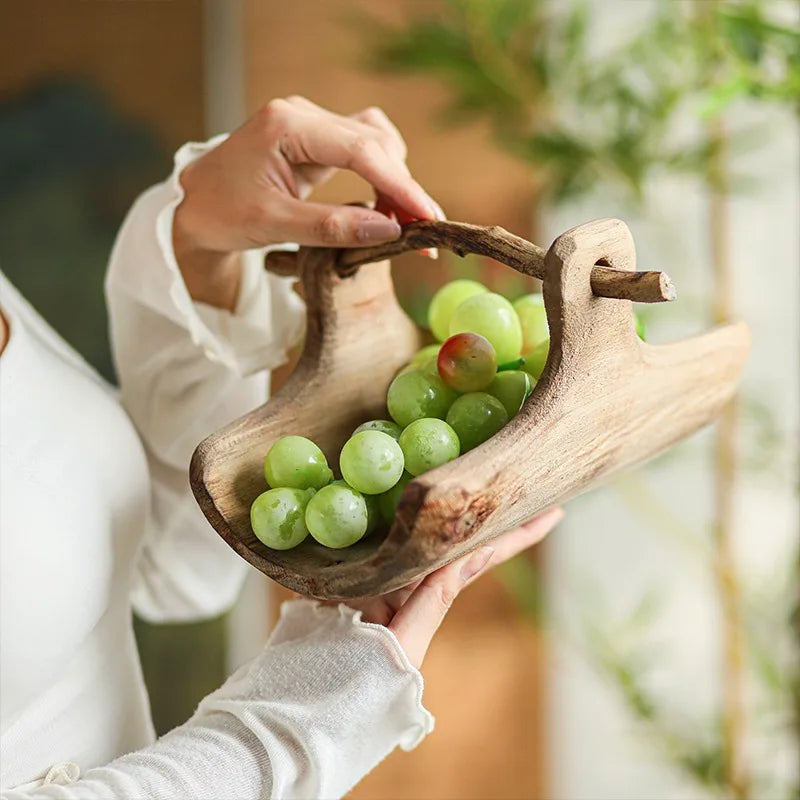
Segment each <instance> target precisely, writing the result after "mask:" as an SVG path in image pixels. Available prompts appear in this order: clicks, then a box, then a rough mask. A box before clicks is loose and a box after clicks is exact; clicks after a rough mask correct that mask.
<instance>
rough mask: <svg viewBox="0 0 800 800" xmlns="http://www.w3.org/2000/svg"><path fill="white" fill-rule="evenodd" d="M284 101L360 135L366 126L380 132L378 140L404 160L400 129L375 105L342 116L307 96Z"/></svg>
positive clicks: (372, 130)
mask: <svg viewBox="0 0 800 800" xmlns="http://www.w3.org/2000/svg"><path fill="white" fill-rule="evenodd" d="M286 101H287V102H288V103H290V104H291V105H293V106H294V107H295V108H297V109H302V110H304V111H310V112H312V113H314V114H317V115H318V116H321V117H325V118H326V119H327V120H328V121H331V122H336V123H337V124H339V125H344V126H347V127H351V128H352V130H354V131H355V132H356V133H359V134H361V135H365V134H367V128H366V127H365V126H368V128H369V129H371V130H370V133H372V134H373V135H374V133H375V132H379V133H380V141H381V143H382V144H383V145H384V147H385V148H386V150H387V151H388V152H390V153H391V154H392V155H394V156H396V157H398V158H399V159H400V160H402V161H405V158H406V153H407V148H406V143H405V142H404V141H403V137H402V136H401V135H400V131H399V130H398V129H397V127H396V126H395V125H394V123H393V122H392V121H391V120H390V119H389V117H388V116H387V115H386V113H385V112H384V111H383V110H382V109H380V108H378V107H377V106H370V107H369V108H365V109H363V110H361V111H357V112H356V113H355V114H348V115H347V116H342V115H341V114H337V113H336V112H334V111H330V110H329V109H327V108H323V107H322V106H318V105H317V104H316V103H314V102H312V101H311V100H309V99H308V98H307V97H301V96H300V95H292V96H291V97H287V98H286Z"/></svg>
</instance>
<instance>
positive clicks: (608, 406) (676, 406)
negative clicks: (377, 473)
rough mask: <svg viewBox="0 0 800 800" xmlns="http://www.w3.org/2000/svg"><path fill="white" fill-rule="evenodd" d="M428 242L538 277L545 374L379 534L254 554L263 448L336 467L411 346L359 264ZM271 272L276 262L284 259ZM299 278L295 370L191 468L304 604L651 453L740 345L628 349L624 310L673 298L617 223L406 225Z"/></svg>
mask: <svg viewBox="0 0 800 800" xmlns="http://www.w3.org/2000/svg"><path fill="white" fill-rule="evenodd" d="M427 246H439V247H447V248H449V249H451V250H454V251H455V252H458V253H459V254H461V255H463V254H464V253H467V252H478V253H482V254H484V255H488V256H491V257H493V258H495V259H497V260H498V261H502V262H504V263H506V264H508V265H510V266H512V267H513V268H515V269H517V270H519V271H520V272H523V273H525V274H529V275H535V276H537V277H541V278H542V279H543V293H544V301H545V306H546V309H547V318H548V322H549V326H550V337H551V338H550V353H549V357H548V361H547V364H546V367H545V369H544V372H543V374H542V376H541V379H540V380H539V382H538V383H537V385H536V387H535V389H534V391H533V393H532V394H531V396H530V398H529V399H528V400H527V401H526V403H525V405H524V406H523V408H522V410H521V411H520V412H519V414H518V415H517V416H516V417H514V419H512V420H511V421H510V422H509V423H508V424H507V425H506V426H505V427H504V428H503V429H502V430H501V431H500V432H499V433H498V434H497V435H496V436H494V437H493V438H492V439H490V440H489V441H487V442H485V443H484V444H483V445H481V446H479V447H477V448H475V449H474V450H471V451H470V452H468V453H465V454H464V455H462V456H460V457H459V458H458V459H456V460H455V461H452V462H450V463H449V464H445V465H444V466H441V467H439V468H437V469H435V470H432V471H430V472H427V473H425V474H424V475H421V476H420V477H418V478H416V479H414V480H413V481H411V482H410V483H409V484H408V485H407V486H406V488H405V490H404V492H403V495H402V497H401V499H400V502H399V505H398V508H397V514H396V518H395V522H394V524H393V526H392V527H391V529H390V530H389V531H388V532H386V533H384V534H377V533H375V534H372V535H371V536H368V537H366V538H365V539H363V540H362V541H361V542H358V543H357V544H356V545H354V546H352V547H349V548H346V549H342V550H331V549H328V548H325V547H323V546H321V545H319V544H317V543H316V542H315V541H314V540H313V539H312V538H311V537H308V538H307V539H306V541H305V542H303V544H301V545H300V546H299V547H297V548H295V549H293V550H286V551H276V550H271V549H269V548H267V547H265V546H264V545H263V544H261V542H259V541H258V540H257V539H256V538H255V536H254V535H253V532H252V530H251V528H250V517H249V510H250V505H251V503H252V502H253V500H254V499H255V498H256V497H257V496H258V495H259V494H260V493H261V492H262V491H265V490H266V488H267V487H266V484H265V482H264V474H263V461H264V457H265V455H266V453H267V451H268V450H269V448H270V446H271V445H272V444H273V443H274V442H275V441H276V440H277V439H279V438H280V437H281V436H285V435H289V434H297V435H302V436H306V437H308V438H310V439H312V440H313V441H315V442H316V443H317V444H318V445H319V446H320V447H321V448H322V450H323V451H324V452H325V454H326V456H327V457H328V461H329V463H330V464H331V466H332V467H333V468H334V469H335V468H336V466H337V465H338V454H339V450H340V449H341V447H342V445H343V444H344V442H345V441H346V440H347V438H348V437H349V436H350V434H351V433H352V431H353V429H354V428H355V427H357V426H358V425H359V424H360V423H361V422H363V421H365V420H367V419H375V418H385V417H386V416H387V414H386V408H385V397H386V390H387V387H388V385H389V383H390V381H391V379H392V377H393V376H394V375H395V373H396V372H397V370H398V369H399V368H400V367H402V366H403V365H404V364H406V363H407V362H408V361H409V360H410V358H411V356H412V355H413V354H414V353H415V352H416V350H417V349H418V348H419V347H420V346H421V334H420V331H419V330H418V329H417V328H416V327H415V326H414V324H413V323H412V322H411V320H410V319H409V318H408V317H407V316H406V314H405V313H404V312H403V310H402V309H401V308H400V306H399V305H398V303H397V299H396V297H395V294H394V290H393V286H392V280H391V275H390V272H389V264H388V262H387V261H383V262H382V263H372V264H370V265H369V266H363V267H360V268H359V265H360V264H362V263H364V262H367V261H370V260H375V259H377V258H379V257H383V258H385V257H386V255H387V254H396V253H399V252H402V251H403V250H409V249H419V248H422V247H427ZM275 265H276V266H277V268H278V269H285V267H286V262H285V261H283V262H281V261H277V260H276V261H275ZM296 267H297V271H298V274H299V277H300V279H301V280H302V282H303V285H304V289H305V296H306V302H307V306H308V322H307V336H306V342H305V349H304V351H303V354H302V356H301V359H300V362H299V364H298V366H297V369H296V370H295V372H294V373H293V374H292V376H291V377H290V379H289V381H288V382H287V383H286V385H285V386H284V387H283V389H281V391H280V392H278V393H277V394H276V395H275V396H274V397H273V398H272V399H271V400H269V401H268V402H267V403H265V404H264V405H262V406H260V407H259V408H256V409H254V410H253V411H251V412H250V413H249V414H246V415H245V416H243V417H241V418H240V419H238V420H236V421H235V422H232V423H231V424H230V425H228V426H226V427H225V428H223V429H222V430H220V431H218V432H216V433H214V434H213V435H211V436H209V437H208V438H207V439H205V440H204V441H203V442H202V443H201V444H200V445H199V446H198V448H197V450H196V451H195V453H194V456H193V458H192V463H191V470H190V472H191V484H192V488H193V490H194V493H195V497H196V498H197V501H198V503H199V504H200V507H201V508H202V510H203V512H204V513H205V515H206V517H207V518H208V520H209V521H210V523H211V524H212V525H213V527H214V528H215V529H216V531H217V532H218V533H219V534H220V536H222V538H223V539H225V541H226V542H227V543H228V544H229V545H230V546H231V547H232V548H233V549H234V550H235V551H236V552H237V553H239V555H241V556H242V557H243V558H245V559H246V560H247V561H249V562H250V563H251V564H252V565H253V566H255V567H256V568H257V569H259V570H260V571H261V572H263V573H265V574H267V575H269V576H270V577H271V578H274V579H275V580H276V581H278V582H279V583H281V584H283V585H284V586H287V587H289V588H291V589H293V590H295V591H297V592H300V593H301V594H305V595H310V596H313V597H317V598H323V599H347V598H354V597H360V596H367V595H376V594H382V593H384V592H388V591H391V590H393V589H396V588H399V587H401V586H404V585H406V584H408V583H410V582H412V581H413V580H415V579H418V578H420V577H421V576H423V575H425V574H427V573H428V572H430V571H432V570H434V569H436V568H438V567H440V566H442V565H444V564H446V563H447V562H449V561H452V560H453V559H455V558H458V557H459V556H461V555H463V554H465V553H467V552H468V551H470V550H472V549H473V548H476V547H478V546H480V545H482V544H484V543H486V542H488V541H489V540H491V539H492V538H494V537H496V536H498V535H499V534H501V533H503V532H504V531H506V530H508V529H509V528H511V527H513V526H515V525H517V524H519V523H521V522H523V521H524V520H527V519H529V518H531V517H533V516H534V515H536V514H538V513H540V512H542V511H544V510H545V509H547V508H549V507H552V506H554V505H556V504H559V503H562V502H564V501H565V500H567V499H569V498H571V497H574V496H575V495H577V494H579V493H581V492H583V491H585V490H586V489H588V488H589V487H591V486H595V485H597V484H599V483H600V482H601V481H603V480H604V479H605V478H606V477H607V476H609V475H610V474H612V473H614V472H616V471H618V470H620V469H622V468H624V467H628V466H630V465H633V464H636V463H639V462H642V461H645V460H647V459H649V458H651V457H653V456H654V455H656V454H658V453H660V452H661V451H663V450H664V449H666V448H667V447H669V446H670V445H672V444H674V443H675V442H677V441H679V440H681V439H683V438H685V437H686V436H688V435H690V434H691V433H693V432H694V431H696V430H697V429H698V428H700V427H701V426H703V425H705V424H706V423H708V422H709V421H711V420H712V419H713V418H714V416H715V415H716V414H717V413H718V412H719V411H720V409H721V408H722V406H723V405H724V404H725V402H726V401H727V400H728V399H729V398H730V397H731V396H732V395H733V393H734V391H735V388H736V384H737V381H738V378H739V375H740V373H741V371H742V368H743V365H744V362H745V359H746V356H747V351H748V346H749V334H748V329H747V327H746V326H745V325H744V324H743V323H736V324H732V325H725V326H721V327H718V328H716V329H714V330H712V331H710V332H709V333H706V334H704V335H702V336H698V337H695V338H692V339H688V340H685V341H681V342H676V343H673V344H667V345H651V344H647V343H645V342H642V341H640V340H639V338H638V337H637V336H636V333H635V330H634V323H633V316H632V306H631V302H630V299H637V300H643V301H657V300H663V299H671V297H673V296H674V294H672V289H671V284H670V283H669V280H668V278H666V276H665V275H664V274H663V273H641V272H640V273H634V272H633V271H634V270H635V252H634V245H633V240H632V237H631V234H630V232H629V230H628V228H627V227H626V225H625V224H624V223H622V222H620V221H619V220H598V221H596V222H591V223H588V224H586V225H582V226H579V227H577V228H574V229H572V230H570V231H568V232H567V233H565V234H563V235H561V236H559V237H558V239H556V241H555V242H554V243H553V245H552V246H551V247H550V249H549V250H548V251H547V253H546V254H544V251H542V250H541V249H540V248H537V247H536V246H535V245H532V244H531V243H530V242H526V241H525V240H523V239H519V238H518V237H515V236H512V235H511V234H509V233H507V232H506V231H503V230H502V229H500V228H478V227H475V226H471V225H465V224H463V223H451V222H424V223H422V222H421V223H413V224H412V225H410V226H408V227H407V228H406V229H405V230H404V235H403V237H402V239H401V240H400V241H399V242H396V243H392V244H391V245H388V246H383V247H377V248H372V249H371V250H332V249H321V248H302V249H301V250H300V251H299V253H298V254H297V263H296ZM289 268H290V269H291V268H293V266H292V265H291V264H290V265H289ZM601 295H602V296H601ZM625 298H628V299H625Z"/></svg>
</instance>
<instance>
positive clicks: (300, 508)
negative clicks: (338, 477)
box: [250, 489, 314, 550]
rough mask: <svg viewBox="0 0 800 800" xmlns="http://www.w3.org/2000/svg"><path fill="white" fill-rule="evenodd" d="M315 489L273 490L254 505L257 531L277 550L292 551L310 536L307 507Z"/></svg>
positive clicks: (254, 526)
mask: <svg viewBox="0 0 800 800" xmlns="http://www.w3.org/2000/svg"><path fill="white" fill-rule="evenodd" d="M313 496H314V490H313V489H270V490H269V491H267V492H263V493H262V494H260V495H259V496H258V497H256V499H255V500H254V501H253V505H252V506H250V524H251V526H252V527H253V533H254V534H255V535H256V537H257V538H258V539H259V540H260V541H261V542H263V543H264V544H265V545H266V546H267V547H271V548H272V549H273V550H291V548H293V547H297V545H299V544H300V542H302V541H303V539H305V538H306V536H308V528H307V527H306V506H307V505H308V501H309V500H310V499H311V498H312V497H313Z"/></svg>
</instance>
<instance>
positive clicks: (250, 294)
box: [106, 98, 441, 620]
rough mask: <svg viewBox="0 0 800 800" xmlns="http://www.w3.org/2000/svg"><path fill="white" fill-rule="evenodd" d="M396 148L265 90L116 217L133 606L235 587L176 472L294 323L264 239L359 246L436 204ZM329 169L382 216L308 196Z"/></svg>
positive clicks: (116, 314)
mask: <svg viewBox="0 0 800 800" xmlns="http://www.w3.org/2000/svg"><path fill="white" fill-rule="evenodd" d="M404 157H405V145H404V144H403V142H402V139H401V138H400V137H399V134H398V133H397V132H396V129H394V127H393V126H392V125H391V123H390V122H389V121H388V120H387V119H386V118H385V115H383V114H382V113H381V112H379V111H377V110H376V109H367V110H365V111H363V112H359V114H356V115H353V117H341V116H339V115H335V114H332V113H331V112H327V111H324V110H323V109H319V108H318V107H317V106H314V105H313V104H311V103H309V102H308V101H305V100H303V99H302V98H290V99H289V100H280V101H273V102H271V103H269V104H267V105H266V106H265V107H264V108H263V109H262V110H261V111H259V112H258V113H257V114H256V115H254V117H253V118H252V119H251V120H249V121H248V122H247V123H245V124H244V125H243V126H242V127H241V128H240V129H239V130H237V131H235V132H234V133H233V134H231V136H230V137H217V138H216V139H214V140H212V141H211V142H209V143H208V144H206V145H187V146H185V147H184V148H181V150H180V151H179V152H178V154H177V156H176V164H175V170H174V172H173V174H172V176H171V177H170V179H169V180H168V181H167V182H165V183H164V184H161V185H159V186H157V187H154V188H153V189H151V190H150V191H148V192H147V193H145V194H144V195H143V196H142V197H141V198H140V199H139V200H138V201H137V203H136V204H135V206H134V208H133V209H132V211H131V213H130V214H129V216H128V219H127V220H126V222H125V224H124V225H123V228H122V230H121V232H120V235H119V237H118V240H117V243H116V245H115V248H114V252H113V254H112V259H111V264H110V267H109V273H108V278H107V283H106V286H107V296H108V305H109V309H110V316H111V331H112V343H113V347H114V355H115V362H116V365H117V370H118V374H119V379H120V384H121V393H122V401H123V403H124V405H125V407H126V408H127V410H128V413H129V414H130V416H131V418H132V419H133V421H134V423H135V425H136V427H137V429H138V430H139V433H140V435H141V437H142V440H143V442H144V445H145V448H146V450H147V455H148V460H149V464H150V472H151V476H152V479H153V480H152V486H153V491H152V515H151V522H152V524H151V526H150V530H149V531H148V535H147V537H146V539H145V541H144V546H143V552H142V558H141V559H140V562H139V565H138V571H137V575H136V582H135V586H134V590H133V599H134V604H135V606H136V608H137V611H138V612H139V613H140V615H142V616H144V617H145V618H147V619H151V620H166V619H173V620H180V619H190V618H196V617H198V616H209V615H213V614H215V613H219V612H220V611H222V610H223V609H224V608H226V607H227V606H228V605H229V604H230V603H231V602H232V601H233V599H234V598H235V596H236V593H237V592H238V588H239V585H240V581H241V579H242V576H243V570H244V568H245V565H244V563H243V562H241V561H240V560H239V559H237V558H236V557H235V555H234V554H233V553H232V552H230V551H229V550H228V548H227V547H226V546H225V545H224V544H223V543H222V541H221V540H220V539H219V538H218V537H217V536H216V535H215V534H214V532H213V531H212V530H211V528H210V526H208V524H207V523H206V521H205V519H204V518H203V516H202V514H201V513H200V511H199V509H198V508H197V506H196V504H195V502H194V500H193V498H192V497H191V495H190V492H189V490H188V479H187V474H186V472H187V465H188V463H189V459H190V457H191V454H192V451H193V449H194V447H195V446H196V445H197V443H198V442H199V441H201V440H202V439H203V438H204V437H205V436H206V435H208V434H209V433H211V432H212V431H213V430H215V429H217V428H219V427H221V426H222V425H224V424H226V423H227V422H229V421H231V420H232V419H234V418H236V417H238V416H240V415H241V414H243V413H245V412H246V411H249V410H250V409H252V408H254V407H255V406H258V405H260V404H261V403H262V402H264V400H265V399H266V397H267V394H268V391H269V374H268V371H269V370H270V369H272V368H274V367H275V366H277V365H278V364H280V363H281V362H282V361H284V360H285V358H286V353H287V349H288V347H289V346H290V345H291V344H292V343H293V342H294V341H296V340H297V338H298V337H299V335H300V332H301V329H302V311H301V304H300V301H299V300H298V298H297V297H296V296H295V295H294V293H293V292H292V291H291V287H290V283H291V282H290V280H289V279H286V278H279V277H276V276H273V275H269V274H267V273H265V271H264V269H263V255H264V251H265V248H266V247H270V246H275V245H276V244H277V243H278V242H281V241H284V240H286V239H294V240H296V241H298V242H300V243H303V244H341V245H348V244H359V243H361V244H371V243H374V242H376V241H382V240H386V239H391V238H394V237H395V236H397V235H398V233H399V227H398V225H397V223H396V222H395V221H393V219H391V218H390V216H395V215H398V214H404V215H406V216H408V215H415V216H420V217H431V216H439V215H441V212H440V210H439V209H438V206H436V205H435V203H434V202H433V201H432V200H430V198H428V197H427V195H426V194H425V193H424V192H423V190H422V189H421V188H420V187H419V185H418V184H417V183H416V182H415V181H414V180H413V179H412V178H411V177H410V175H409V173H408V170H407V168H406V167H405V164H404V161H403V159H404ZM337 167H341V168H349V169H352V170H354V171H356V172H357V173H358V174H360V175H362V177H364V178H365V179H367V180H369V181H370V182H371V183H372V184H373V186H374V187H375V188H376V191H377V192H378V194H379V197H380V198H381V199H382V207H384V208H387V209H388V210H389V212H388V213H389V215H390V216H387V215H385V214H381V213H378V212H376V211H374V210H371V209H366V208H356V207H353V206H337V205H333V206H328V205H324V204H318V203H310V202H307V201H306V200H305V198H306V197H307V195H308V193H309V191H310V190H311V188H312V187H313V186H314V185H315V184H317V183H319V182H321V181H324V180H326V179H327V178H328V177H330V175H331V172H332V170H334V169H335V168H337ZM380 231H382V233H381V234H380V236H379V235H378V234H379V233H380Z"/></svg>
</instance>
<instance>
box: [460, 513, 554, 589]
mask: <svg viewBox="0 0 800 800" xmlns="http://www.w3.org/2000/svg"><path fill="white" fill-rule="evenodd" d="M563 518H564V509H563V508H551V509H550V510H549V511H545V513H544V514H540V515H539V516H538V517H534V518H533V519H532V520H529V521H528V522H525V523H523V524H522V525H520V526H519V527H518V528H514V529H513V530H511V531H508V532H507V533H504V534H501V535H500V536H498V537H497V538H496V539H493V540H492V547H493V548H494V555H493V556H492V558H491V561H490V563H489V564H487V565H486V569H484V570H483V571H482V572H485V571H486V570H487V569H490V568H492V567H496V566H497V565H498V564H502V563H503V562H504V561H508V560H509V559H510V558H513V557H514V556H518V555H519V554H520V553H521V552H523V551H524V550H527V549H528V548H529V547H533V545H535V544H538V543H539V542H541V541H542V539H544V537H545V536H547V534H548V533H550V531H551V530H553V528H555V526H556V525H558V523H559V522H561V520H562V519H563ZM477 577H478V576H477V575H476V576H475V577H473V578H471V579H470V580H469V581H468V582H467V583H468V584H469V583H472V581H474V580H475V579H476V578H477Z"/></svg>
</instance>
